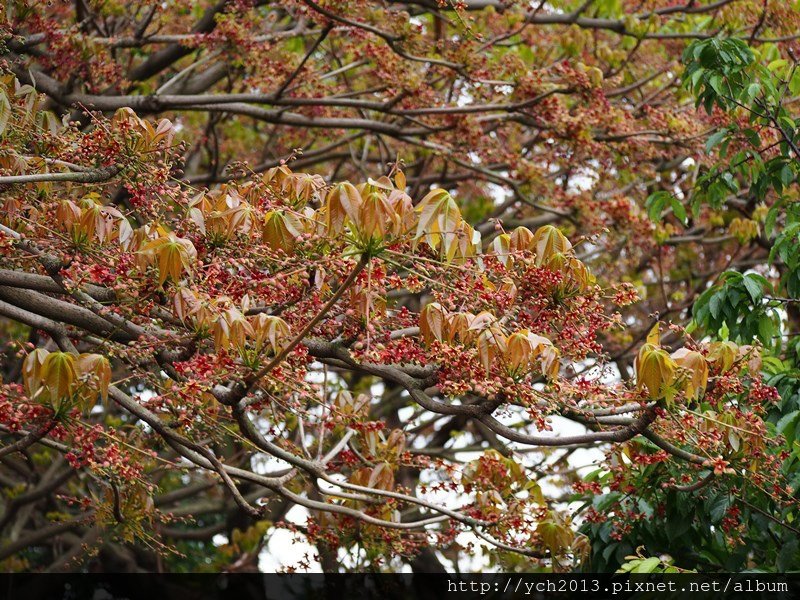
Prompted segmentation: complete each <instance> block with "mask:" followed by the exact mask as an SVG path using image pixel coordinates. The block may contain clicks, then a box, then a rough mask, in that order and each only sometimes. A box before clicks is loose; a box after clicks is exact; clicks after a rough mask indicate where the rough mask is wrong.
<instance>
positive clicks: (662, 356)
mask: <svg viewBox="0 0 800 600" xmlns="http://www.w3.org/2000/svg"><path fill="white" fill-rule="evenodd" d="M676 367H677V365H676V364H675V361H674V360H672V358H671V357H670V355H669V354H667V352H666V351H665V350H662V349H661V348H657V347H656V346H654V345H653V344H644V345H643V346H642V347H641V349H640V350H639V354H638V355H637V357H636V361H635V363H634V368H635V371H636V387H637V389H642V388H643V387H644V388H646V389H647V392H648V396H649V397H650V398H651V399H653V400H655V399H658V398H661V397H663V395H664V392H665V388H666V387H668V386H669V385H670V384H672V382H673V380H674V378H675V369H676Z"/></svg>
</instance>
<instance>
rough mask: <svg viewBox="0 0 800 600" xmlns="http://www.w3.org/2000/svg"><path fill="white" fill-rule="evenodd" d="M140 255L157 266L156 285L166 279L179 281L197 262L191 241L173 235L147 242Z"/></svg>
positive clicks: (161, 284) (161, 283)
mask: <svg viewBox="0 0 800 600" xmlns="http://www.w3.org/2000/svg"><path fill="white" fill-rule="evenodd" d="M140 253H141V254H143V255H145V256H147V257H148V258H149V260H150V261H152V262H155V264H156V265H157V266H158V284H159V285H160V286H163V285H164V283H165V282H166V281H167V279H170V280H172V281H174V282H177V281H180V279H181V275H182V274H183V271H184V270H186V271H189V270H190V269H191V267H192V265H193V264H194V263H195V261H196V260H197V251H196V250H195V248H194V245H193V244H192V242H191V241H189V240H187V239H183V238H179V237H178V236H176V235H175V234H174V233H169V234H167V235H166V236H163V237H158V238H156V239H154V240H151V241H149V242H147V243H146V244H145V245H144V246H143V247H142V249H141V250H140Z"/></svg>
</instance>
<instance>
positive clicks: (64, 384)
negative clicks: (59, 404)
mask: <svg viewBox="0 0 800 600" xmlns="http://www.w3.org/2000/svg"><path fill="white" fill-rule="evenodd" d="M41 377H42V382H43V383H44V385H45V387H46V388H47V390H48V391H49V392H50V399H51V400H53V401H58V400H62V399H64V398H68V397H69V396H71V395H72V391H73V388H74V386H75V383H76V381H77V379H78V372H77V369H76V365H75V356H74V355H72V354H70V353H69V352H51V353H50V354H48V355H47V357H46V358H45V359H44V362H43V363H42V368H41Z"/></svg>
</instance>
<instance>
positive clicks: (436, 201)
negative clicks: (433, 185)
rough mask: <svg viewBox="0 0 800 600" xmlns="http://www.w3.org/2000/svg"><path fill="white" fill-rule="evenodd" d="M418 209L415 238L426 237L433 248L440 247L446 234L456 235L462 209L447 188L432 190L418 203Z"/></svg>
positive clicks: (426, 240)
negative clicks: (460, 209)
mask: <svg viewBox="0 0 800 600" xmlns="http://www.w3.org/2000/svg"><path fill="white" fill-rule="evenodd" d="M416 211H417V213H419V222H418V224H417V231H416V234H415V239H417V240H422V239H424V240H425V242H426V243H427V244H428V245H429V246H430V247H431V250H436V249H437V248H439V246H440V245H441V244H442V242H443V240H444V237H445V236H448V235H449V236H452V237H455V235H456V233H455V232H456V229H457V227H458V224H459V222H460V221H461V211H459V209H458V206H457V205H456V203H455V200H453V197H452V196H451V195H450V194H449V193H448V192H447V191H446V190H441V189H436V190H432V191H430V192H429V193H428V194H427V195H426V196H425V197H424V198H423V199H422V200H421V201H420V203H419V204H418V205H417V207H416Z"/></svg>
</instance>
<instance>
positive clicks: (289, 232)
mask: <svg viewBox="0 0 800 600" xmlns="http://www.w3.org/2000/svg"><path fill="white" fill-rule="evenodd" d="M302 232H303V225H302V224H301V223H300V219H298V218H297V217H296V216H295V215H294V214H292V213H290V212H289V211H277V210H272V211H269V212H268V213H266V214H265V215H264V220H263V223H262V225H261V238H262V239H263V240H264V243H265V244H267V245H268V246H269V247H270V248H272V249H273V250H283V251H284V252H291V251H292V250H293V249H294V247H295V244H296V243H297V238H299V237H300V235H301V234H302Z"/></svg>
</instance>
